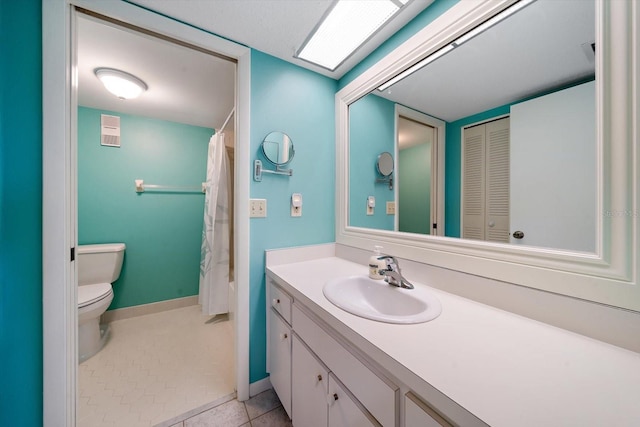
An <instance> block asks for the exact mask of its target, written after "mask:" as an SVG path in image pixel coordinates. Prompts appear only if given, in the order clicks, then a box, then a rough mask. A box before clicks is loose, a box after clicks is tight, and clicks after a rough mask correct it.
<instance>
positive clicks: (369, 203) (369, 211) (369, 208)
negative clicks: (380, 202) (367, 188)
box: [367, 196, 376, 215]
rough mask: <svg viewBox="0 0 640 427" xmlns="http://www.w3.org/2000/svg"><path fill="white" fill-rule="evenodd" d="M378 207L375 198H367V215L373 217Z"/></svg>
mask: <svg viewBox="0 0 640 427" xmlns="http://www.w3.org/2000/svg"><path fill="white" fill-rule="evenodd" d="M375 207H376V198H375V197H374V196H369V197H367V215H373V212H374V209H375Z"/></svg>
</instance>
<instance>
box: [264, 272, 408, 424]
mask: <svg viewBox="0 0 640 427" xmlns="http://www.w3.org/2000/svg"><path fill="white" fill-rule="evenodd" d="M267 301H268V305H269V308H268V310H267V315H268V324H269V325H268V331H269V336H268V370H269V373H270V375H271V376H270V379H271V384H272V386H273V388H274V390H275V391H276V393H277V394H278V397H279V398H280V401H281V402H282V405H283V407H284V408H285V410H286V411H287V414H289V416H290V417H291V419H292V421H293V424H294V426H296V427H316V426H317V427H328V426H336V427H344V426H353V427H369V426H382V425H384V426H389V427H396V426H397V425H398V422H397V420H398V417H399V414H398V411H397V406H398V388H397V387H395V386H393V385H392V384H390V383H389V382H388V381H385V380H382V379H381V378H379V377H378V376H377V375H376V374H375V373H374V372H372V371H371V370H370V369H369V368H368V367H366V366H365V365H364V364H363V363H362V362H360V361H359V360H358V358H356V357H355V356H354V355H353V354H351V353H350V352H349V351H348V350H347V349H345V348H344V347H343V346H342V345H341V344H339V343H338V342H337V341H335V339H334V338H332V337H331V336H330V335H329V334H328V333H327V332H326V331H324V330H323V329H322V328H321V327H320V326H318V324H316V323H315V321H313V320H311V319H310V318H309V316H307V315H306V314H305V313H303V312H302V311H301V310H300V308H298V307H297V306H296V304H295V303H293V301H292V298H291V297H290V296H289V295H287V294H286V293H285V292H284V291H283V290H282V289H281V288H279V287H278V286H277V285H275V284H274V283H273V282H271V281H269V282H268V290H267ZM283 314H284V315H283ZM285 316H286V317H285ZM287 319H289V322H287Z"/></svg>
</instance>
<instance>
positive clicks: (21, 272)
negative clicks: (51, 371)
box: [0, 0, 42, 427]
mask: <svg viewBox="0 0 640 427" xmlns="http://www.w3.org/2000/svg"><path fill="white" fill-rule="evenodd" d="M41 28H42V11H41V3H40V0H21V1H0V73H1V74H0V348H1V349H2V351H1V352H0V379H2V385H1V386H2V391H0V425H2V426H8V425H13V424H19V425H21V426H26V427H32V426H33V427H35V426H41V425H42V89H41V88H42V83H41V82H42V42H41V38H42V30H41Z"/></svg>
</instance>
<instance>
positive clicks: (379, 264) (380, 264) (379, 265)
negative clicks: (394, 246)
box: [369, 246, 387, 280]
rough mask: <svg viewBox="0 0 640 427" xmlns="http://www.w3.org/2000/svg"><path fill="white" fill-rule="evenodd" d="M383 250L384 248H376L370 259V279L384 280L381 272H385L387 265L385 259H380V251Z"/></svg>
mask: <svg viewBox="0 0 640 427" xmlns="http://www.w3.org/2000/svg"><path fill="white" fill-rule="evenodd" d="M381 250H382V246H374V247H373V254H372V255H371V257H370V258H369V277H370V278H372V279H376V280H381V279H383V278H384V275H382V274H380V270H384V269H385V268H387V263H386V262H385V260H383V259H378V258H380V257H381V256H382V255H381V254H380V251H381Z"/></svg>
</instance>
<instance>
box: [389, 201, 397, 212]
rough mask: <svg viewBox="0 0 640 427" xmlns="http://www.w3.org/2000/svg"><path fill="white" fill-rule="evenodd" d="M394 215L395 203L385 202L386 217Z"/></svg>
mask: <svg viewBox="0 0 640 427" xmlns="http://www.w3.org/2000/svg"><path fill="white" fill-rule="evenodd" d="M395 214H396V202H387V215H395Z"/></svg>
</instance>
